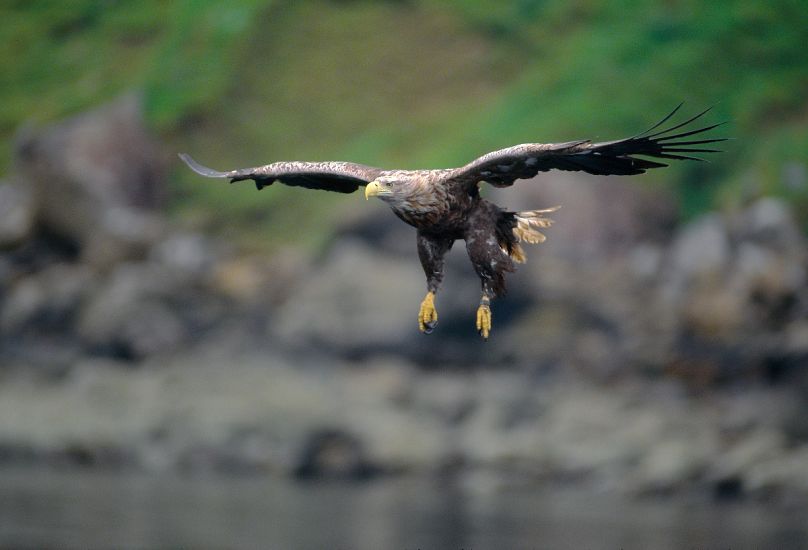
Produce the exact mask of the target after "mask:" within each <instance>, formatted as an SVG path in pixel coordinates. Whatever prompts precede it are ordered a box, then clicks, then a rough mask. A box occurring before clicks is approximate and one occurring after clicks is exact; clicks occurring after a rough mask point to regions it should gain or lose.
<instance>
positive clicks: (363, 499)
mask: <svg viewBox="0 0 808 550" xmlns="http://www.w3.org/2000/svg"><path fill="white" fill-rule="evenodd" d="M806 518H808V514H803V513H802V512H801V511H799V510H790V511H788V510H784V509H782V508H778V507H771V506H765V505H761V504H752V503H741V504H731V505H714V504H710V503H706V502H702V503H694V502H692V501H689V502H682V501H660V500H651V501H640V502H636V501H634V502H627V501H624V500H619V499H615V498H614V497H607V496H603V495H600V496H598V495H592V494H590V493H584V492H582V491H555V490H554V491H548V490H539V489H536V488H531V489H530V490H527V489H511V490H506V491H480V490H468V489H464V488H463V486H462V485H457V484H450V483H435V482H431V481H426V480H413V479H397V480H383V481H377V482H372V483H365V484H340V483H319V484H318V483H312V484H309V483H303V484H301V483H293V482H290V481H287V480H282V479H277V478H273V477H237V478H232V477H210V478H208V477H203V478H199V477H176V476H168V475H166V476H146V475H140V474H111V473H92V472H90V473H88V472H75V471H73V472H40V471H30V470H26V471H20V470H13V471H0V546H2V547H3V548H99V549H100V548H120V549H130V548H132V549H134V548H270V549H271V548H280V549H287V548H288V549H309V548H311V549H317V548H323V549H326V548H327V549H345V550H350V549H365V548H368V549H370V548H375V549H386V548H391V549H402V550H405V549H412V550H415V549H421V550H432V549H435V550H439V549H456V550H459V549H461V548H463V549H474V550H488V549H503V548H515V549H536V550H538V549H544V548H547V549H566V548H570V549H581V550H585V549H600V548H607V549H608V548H614V549H619V548H623V549H626V550H631V549H634V548H637V549H646V548H654V549H657V548H658V549H677V550H679V549H688V548H690V549H694V550H695V549H705V550H706V549H723V550H727V549H733V550H735V549H744V548H750V549H753V548H754V549H768V548H773V549H797V548H808V519H806Z"/></svg>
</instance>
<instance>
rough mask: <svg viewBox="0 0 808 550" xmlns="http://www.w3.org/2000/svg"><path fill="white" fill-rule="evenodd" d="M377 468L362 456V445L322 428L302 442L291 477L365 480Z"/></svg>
mask: <svg viewBox="0 0 808 550" xmlns="http://www.w3.org/2000/svg"><path fill="white" fill-rule="evenodd" d="M378 472H379V470H378V468H377V467H376V466H375V465H373V464H372V463H371V462H370V461H369V460H368V458H367V456H366V455H365V452H364V449H363V446H362V443H361V442H360V441H359V440H358V439H357V438H356V437H354V436H352V435H350V434H348V433H346V432H344V431H342V430H339V429H323V430H318V431H316V432H314V433H312V434H309V435H308V436H307V437H306V440H305V441H304V443H303V445H302V447H301V449H300V453H299V455H298V458H297V460H296V465H295V467H294V471H293V474H294V476H295V477H296V478H298V479H312V478H333V479H354V480H357V479H367V478H369V477H372V476H374V475H376V474H377V473H378Z"/></svg>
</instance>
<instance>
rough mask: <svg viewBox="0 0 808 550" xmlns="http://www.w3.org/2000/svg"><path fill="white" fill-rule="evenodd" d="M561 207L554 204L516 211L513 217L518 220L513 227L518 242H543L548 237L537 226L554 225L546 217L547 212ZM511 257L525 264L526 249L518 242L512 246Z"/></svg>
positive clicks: (542, 227)
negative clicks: (539, 208) (542, 207)
mask: <svg viewBox="0 0 808 550" xmlns="http://www.w3.org/2000/svg"><path fill="white" fill-rule="evenodd" d="M559 208H561V207H560V206H554V207H552V208H545V209H543V210H526V211H524V212H514V214H513V217H514V219H515V220H516V226H515V227H514V228H513V236H514V237H515V238H516V242H517V243H520V242H522V241H524V242H526V243H530V244H538V243H543V242H544V241H545V240H547V237H546V236H545V235H544V233H542V232H541V231H538V229H537V228H541V229H544V228H547V227H550V226H551V225H553V220H551V219H550V218H546V217H544V215H545V214H549V213H550V212H555V211H556V210H558V209H559ZM511 258H512V259H513V261H515V262H517V263H520V264H523V263H525V261H526V260H527V256H526V255H525V251H524V249H523V248H522V247H521V246H520V245H519V244H516V245H514V246H512V247H511Z"/></svg>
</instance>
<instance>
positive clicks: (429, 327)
mask: <svg viewBox="0 0 808 550" xmlns="http://www.w3.org/2000/svg"><path fill="white" fill-rule="evenodd" d="M436 326H438V322H437V321H427V322H425V323H424V328H423V330H421V332H423V333H424V334H432V331H433V330H435V327H436Z"/></svg>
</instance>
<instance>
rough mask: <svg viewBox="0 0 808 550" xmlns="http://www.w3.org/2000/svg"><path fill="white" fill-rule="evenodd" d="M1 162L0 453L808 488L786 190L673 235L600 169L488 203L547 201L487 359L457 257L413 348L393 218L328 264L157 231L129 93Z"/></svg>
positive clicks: (358, 223) (658, 486) (353, 236)
mask: <svg viewBox="0 0 808 550" xmlns="http://www.w3.org/2000/svg"><path fill="white" fill-rule="evenodd" d="M17 151H18V153H17V158H15V162H14V167H15V168H14V172H13V173H12V174H11V175H9V176H8V178H6V179H5V180H3V182H2V183H0V462H5V463H19V462H41V463H44V464H71V465H82V466H93V467H133V468H142V469H146V470H158V471H162V470H174V469H177V470H191V471H200V470H201V471H208V470H213V471H250V472H252V471H260V472H277V473H279V474H281V475H293V476H298V477H310V476H325V477H340V478H349V479H357V478H365V477H369V476H373V475H380V474H396V473H404V472H415V473H429V474H445V473H449V472H464V473H467V474H469V475H476V474H475V473H480V472H495V473H496V474H495V476H494V477H495V478H496V479H499V480H505V479H507V478H508V477H509V476H513V475H518V477H520V478H521V479H526V480H537V481H539V480H580V481H582V482H585V483H591V484H592V486H593V487H596V488H600V489H603V490H614V491H621V492H627V493H630V494H667V493H670V492H677V491H683V490H688V489H698V490H706V491H709V492H710V493H711V494H714V495H716V496H717V497H721V498H734V497H742V496H745V495H750V496H753V497H760V498H764V497H765V498H768V497H771V496H773V495H774V496H780V497H783V498H787V499H790V498H799V499H804V498H808V483H806V480H808V421H806V415H805V414H804V411H805V410H806V406H807V405H808V375H807V374H806V373H805V370H806V369H805V367H806V366H808V285H807V284H806V282H808V280H807V279H806V277H807V275H806V269H807V268H808V259H807V258H806V251H808V247H806V242H805V236H804V235H803V233H802V232H801V231H800V230H799V228H798V227H797V225H796V223H795V222H794V217H793V214H792V212H791V211H790V209H789V206H788V205H787V204H786V203H784V202H782V201H780V200H778V199H774V198H765V197H764V198H760V199H757V200H755V201H751V202H750V203H749V204H748V205H746V206H745V207H743V208H738V209H736V210H734V211H731V212H725V213H710V214H707V215H704V216H702V217H700V218H698V219H695V220H692V221H689V222H687V223H683V222H681V221H680V220H678V219H677V217H676V214H675V212H676V209H675V207H674V205H673V202H672V201H671V199H670V198H669V197H667V196H666V195H665V194H664V193H662V192H661V191H659V190H649V189H644V188H642V187H641V186H637V185H634V184H630V183H626V182H625V181H624V180H620V179H615V178H601V179H585V178H584V179H582V178H572V177H570V176H568V175H564V174H562V175H561V176H557V175H553V176H549V177H545V178H542V179H541V181H539V182H537V185H532V186H529V185H523V186H521V187H519V188H518V189H516V188H515V189H514V190H509V191H508V192H507V193H502V194H500V195H497V196H496V197H495V198H496V200H497V201H498V202H500V203H502V204H504V205H508V206H511V205H516V204H522V205H525V206H531V207H533V206H535V207H541V206H549V205H554V204H562V205H563V206H564V208H562V210H561V211H559V212H558V213H556V214H555V215H554V217H555V218H556V220H557V224H556V225H555V226H554V227H553V228H552V229H550V230H548V236H549V239H548V242H547V243H546V244H545V245H541V246H538V247H532V248H531V249H530V250H528V257H529V261H528V263H527V264H526V265H525V266H523V267H522V268H521V269H520V271H519V272H518V273H517V274H515V275H514V276H513V277H512V278H511V279H510V281H509V282H510V289H511V292H510V294H509V295H508V297H506V298H504V299H502V300H500V301H498V302H496V303H495V305H494V332H493V334H492V338H491V341H489V342H488V343H482V342H480V341H479V339H478V338H477V336H476V334H475V333H474V330H473V317H472V316H473V309H474V307H473V306H474V301H475V299H476V298H475V296H476V295H477V282H476V279H475V278H474V277H473V276H472V275H471V271H470V268H469V267H468V265H467V260H466V259H465V258H464V255H463V251H462V250H460V249H462V247H456V248H457V249H458V250H454V251H453V252H452V254H451V256H450V258H449V266H448V272H447V279H446V283H445V289H444V291H443V292H441V293H440V294H439V295H438V299H437V307H438V309H439V312H440V319H441V321H440V325H439V326H438V328H437V330H436V332H435V333H434V334H433V335H431V336H429V337H424V336H422V335H421V334H419V333H418V332H417V330H416V325H415V313H416V310H417V304H418V301H419V300H420V298H421V297H422V294H423V281H422V278H423V276H422V273H421V270H420V266H419V265H418V262H417V258H416V254H415V245H414V237H413V235H412V233H411V231H410V230H409V229H408V228H407V227H406V226H404V225H403V224H400V223H397V221H396V220H394V219H392V217H391V215H390V214H389V212H387V211H385V210H382V209H375V210H366V212H367V213H365V214H362V215H357V217H356V218H355V219H353V221H352V222H351V223H348V224H346V225H345V226H344V227H342V228H341V229H340V231H339V234H338V235H336V236H335V238H334V239H333V241H332V243H331V244H330V246H328V247H327V249H326V250H325V251H324V252H323V253H322V254H321V255H319V256H317V257H307V256H305V255H302V254H299V253H298V252H297V251H294V250H291V249H290V250H287V251H280V252H278V254H276V255H275V256H272V257H265V256H257V255H248V254H245V253H243V252H241V251H239V250H237V249H235V248H234V247H233V246H231V245H229V244H228V243H225V242H222V241H221V239H218V238H216V237H215V236H211V235H206V234H203V233H200V232H196V231H191V230H188V229H187V228H178V227H175V226H173V225H172V223H171V222H170V221H169V220H167V219H166V218H165V217H164V216H163V215H162V214H161V205H162V203H163V200H164V197H165V196H166V194H167V193H168V189H167V187H166V177H165V175H164V173H165V171H166V168H165V167H166V164H165V160H164V158H167V157H168V156H167V155H165V156H164V155H163V153H161V147H160V146H159V144H157V143H156V142H155V141H154V140H153V139H152V138H151V137H149V135H148V132H147V131H146V130H145V129H144V127H143V124H142V121H141V120H140V115H139V109H138V103H137V100H136V98H131V97H130V98H124V99H123V100H120V101H118V102H116V103H113V104H111V105H109V106H105V107H103V108H100V109H99V110H97V111H94V112H91V113H87V114H84V115H80V116H78V117H76V118H74V119H71V120H69V121H65V122H63V123H59V124H56V125H54V126H52V127H49V128H44V129H41V130H38V131H27V132H25V133H23V134H22V135H21V137H20V140H19V146H18V148H17ZM228 191H229V190H228ZM250 191H251V190H244V192H250ZM365 206H366V205H363V207H365Z"/></svg>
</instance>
